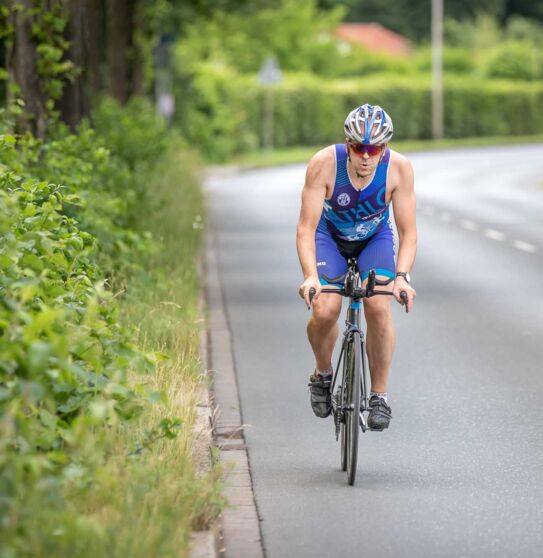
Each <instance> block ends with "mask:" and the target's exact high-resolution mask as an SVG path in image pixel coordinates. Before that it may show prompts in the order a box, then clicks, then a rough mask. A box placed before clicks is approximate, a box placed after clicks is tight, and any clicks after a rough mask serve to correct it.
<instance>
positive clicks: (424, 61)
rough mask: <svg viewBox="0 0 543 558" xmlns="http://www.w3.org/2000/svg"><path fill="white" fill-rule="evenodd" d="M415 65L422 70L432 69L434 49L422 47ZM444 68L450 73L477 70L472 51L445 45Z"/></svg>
mask: <svg viewBox="0 0 543 558" xmlns="http://www.w3.org/2000/svg"><path fill="white" fill-rule="evenodd" d="M415 66H416V68H417V69H418V70H419V71H421V72H430V71H431V70H432V51H431V50H430V48H422V49H419V51H418V52H417V54H416V57H415ZM443 70H444V72H446V73H450V74H471V73H472V72H473V71H474V70H475V61H474V59H473V55H472V53H471V52H470V51H469V50H468V49H465V48H460V47H445V48H444V49H443Z"/></svg>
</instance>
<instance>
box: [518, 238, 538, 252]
mask: <svg viewBox="0 0 543 558" xmlns="http://www.w3.org/2000/svg"><path fill="white" fill-rule="evenodd" d="M513 246H514V247H515V248H517V249H518V250H522V251H523V252H528V253H529V254H535V253H536V252H537V248H536V247H535V246H534V245H533V244H530V243H529V242H524V241H523V240H513Z"/></svg>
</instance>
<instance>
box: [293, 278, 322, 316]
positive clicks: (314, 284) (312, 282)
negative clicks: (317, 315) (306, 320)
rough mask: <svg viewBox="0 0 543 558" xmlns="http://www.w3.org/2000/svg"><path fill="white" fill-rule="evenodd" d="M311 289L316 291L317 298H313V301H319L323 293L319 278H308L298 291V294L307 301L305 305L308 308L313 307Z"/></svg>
mask: <svg viewBox="0 0 543 558" xmlns="http://www.w3.org/2000/svg"><path fill="white" fill-rule="evenodd" d="M311 288H313V289H315V296H314V297H313V300H317V299H318V298H319V295H320V293H321V283H320V281H319V278H318V277H313V276H310V277H308V278H307V279H306V280H305V281H304V282H303V283H302V284H301V285H300V289H299V290H298V293H299V294H300V296H301V297H302V298H303V299H304V300H305V303H306V305H307V307H308V308H310V307H311V304H310V303H309V289H311Z"/></svg>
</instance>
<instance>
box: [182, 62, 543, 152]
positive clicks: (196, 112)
mask: <svg viewBox="0 0 543 558" xmlns="http://www.w3.org/2000/svg"><path fill="white" fill-rule="evenodd" d="M185 93H187V92H186V91H185ZM268 94H269V92H267V91H265V89H264V87H263V86H262V85H260V84H259V83H258V82H257V79H256V77H254V76H240V75H236V74H235V73H234V72H232V71H228V70H225V69H222V70H220V71H219V70H216V69H213V68H209V67H205V68H201V69H200V73H199V75H198V79H197V80H195V81H194V82H193V84H192V90H191V92H189V93H187V94H186V95H185V96H184V97H183V98H182V99H179V104H180V105H181V106H182V107H183V109H182V110H183V112H184V113H185V114H188V113H191V114H192V116H191V120H190V122H188V121H187V120H186V119H182V118H181V119H179V124H180V126H181V128H182V129H183V132H184V134H185V135H186V137H187V138H188V139H189V140H191V141H193V142H194V143H195V144H196V145H198V146H201V147H202V148H203V150H204V152H205V155H206V156H207V157H208V158H210V159H212V160H224V159H225V158H227V157H228V156H229V155H231V154H232V153H235V152H243V151H247V150H249V149H251V148H255V147H258V146H259V145H261V139H262V136H263V130H262V123H263V114H264V110H265V102H266V95H268ZM272 94H273V114H274V145H275V146H276V147H279V148H283V147H289V146H294V145H326V144H329V143H334V142H337V141H341V140H342V139H343V138H342V124H343V120H344V118H345V116H346V114H347V113H348V112H349V111H350V110H352V108H353V107H355V106H357V105H360V104H362V103H365V102H368V103H373V104H380V105H381V106H382V107H383V108H385V109H386V110H387V111H388V112H389V113H390V114H391V116H392V118H393V120H394V127H395V138H396V139H426V138H430V137H431V78H430V76H429V75H427V74H420V75H412V76H392V75H376V76H371V77H368V78H366V79H349V80H324V79H322V78H319V77H316V76H315V75H311V74H290V75H286V76H285V77H284V80H283V82H282V83H281V84H279V85H276V86H273V88H272ZM542 108H543V82H542V81H538V82H533V83H526V82H522V83H520V82H516V81H501V80H485V79H474V78H469V77H460V76H457V77H448V78H447V79H446V80H445V136H446V137H451V138H461V137H473V136H488V135H492V136H499V135H509V134H511V135H518V134H523V135H524V134H532V133H534V134H535V133H541V132H543V111H542V110H541V109H542Z"/></svg>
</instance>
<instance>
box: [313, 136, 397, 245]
mask: <svg viewBox="0 0 543 558" xmlns="http://www.w3.org/2000/svg"><path fill="white" fill-rule="evenodd" d="M335 153H336V180H335V183H334V190H333V192H332V196H331V197H330V198H327V199H325V200H324V208H323V212H322V215H321V219H320V221H319V224H318V227H317V230H319V231H321V232H325V230H327V231H329V232H330V233H331V234H332V236H333V237H336V238H340V239H342V240H347V241H355V240H366V239H368V238H369V237H370V236H372V235H373V234H375V233H376V232H377V231H378V230H381V229H382V228H389V229H390V226H391V225H390V219H389V217H390V215H389V208H388V204H387V203H386V179H387V171H388V165H389V162H390V149H387V150H386V152H385V154H384V156H383V158H382V160H381V162H380V163H379V164H378V165H377V169H376V170H375V175H374V176H373V180H372V181H371V182H370V183H369V184H368V185H367V186H366V187H365V188H362V189H361V190H357V189H356V188H355V187H354V186H353V185H352V184H351V180H350V178H349V174H348V172H347V162H348V153H347V147H346V146H345V144H344V143H341V144H336V145H335ZM390 230H391V229H390Z"/></svg>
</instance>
